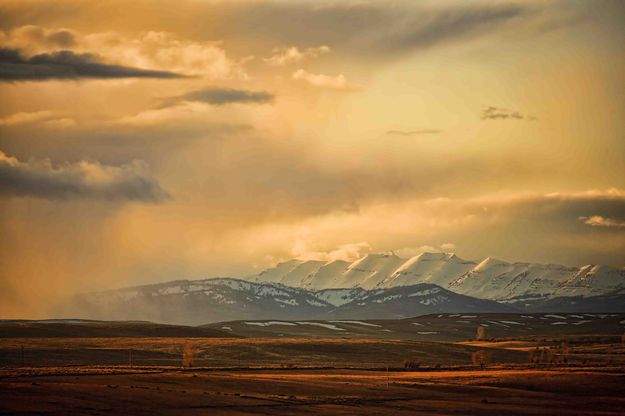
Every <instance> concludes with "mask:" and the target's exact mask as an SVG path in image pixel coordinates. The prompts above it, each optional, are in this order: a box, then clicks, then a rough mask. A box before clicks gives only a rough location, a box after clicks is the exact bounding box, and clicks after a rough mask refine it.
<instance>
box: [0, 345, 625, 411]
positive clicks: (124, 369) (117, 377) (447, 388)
mask: <svg viewBox="0 0 625 416" xmlns="http://www.w3.org/2000/svg"><path fill="white" fill-rule="evenodd" d="M606 339H607V340H608V341H614V342H609V343H606V341H605V340H606ZM592 340H593V338H591V339H590V341H589V340H588V339H584V340H583V341H584V342H579V343H575V340H574V339H569V340H568V341H567V347H566V349H563V347H562V345H561V344H559V343H557V342H556V341H555V340H549V341H545V340H540V341H538V340H517V341H513V340H508V341H505V342H479V343H477V342H475V343H435V342H422V341H410V340H380V339H336V338H333V339H301V338H298V339H275V338H273V339H271V338H265V339H241V338H239V339H237V338H230V339H225V338H5V339H2V340H0V415H15V414H23V415H27V414H28V415H30V414H50V415H65V414H71V415H74V414H76V415H114V414H132V415H148V414H149V415H157V414H172V415H178V414H179V415H183V414H185V415H186V414H211V415H213V414H226V415H247V414H251V415H253V414H272V415H292V414H304V415H305V414H310V415H312V414H340V415H341V414H342V415H348V414H354V415H356V414H357V415H375V414H379V415H383V414H390V413H392V414H397V415H403V414H406V415H408V414H428V415H429V414H432V415H460V414H462V415H472V414H475V415H503V414H505V415H558V414H562V415H565V414H566V415H582V414H583V415H587V414H590V415H620V414H624V412H625V411H624V410H623V409H625V365H624V362H623V358H624V357H625V354H623V347H622V344H621V343H620V339H619V340H618V341H619V342H616V340H611V339H610V338H597V339H596V340H595V341H592ZM600 340H603V341H600ZM569 344H570V346H569ZM536 347H539V349H541V350H542V349H544V350H545V351H546V350H547V349H549V350H550V352H549V353H546V352H545V353H544V354H543V355H542V357H543V360H542V361H541V362H533V363H530V362H529V360H528V357H529V356H530V354H532V353H533V351H535V350H536ZM476 352H479V354H476ZM563 354H566V356H567V360H563V359H562V355H563ZM478 355H479V357H480V358H479V360H478V361H476V356H478ZM544 357H549V361H547V360H546V359H544ZM406 360H409V362H410V363H411V368H410V369H405V368H404V366H405V362H406ZM480 360H483V362H482V361H480ZM564 361H566V362H564ZM183 364H184V365H185V366H186V367H183Z"/></svg>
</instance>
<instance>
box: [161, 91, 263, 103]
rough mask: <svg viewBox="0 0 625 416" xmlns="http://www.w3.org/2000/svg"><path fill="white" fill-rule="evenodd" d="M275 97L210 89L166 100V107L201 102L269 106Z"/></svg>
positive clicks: (259, 92)
mask: <svg viewBox="0 0 625 416" xmlns="http://www.w3.org/2000/svg"><path fill="white" fill-rule="evenodd" d="M274 98H275V96H274V95H273V94H272V93H269V92H266V91H251V90H240V89H233V88H216V87H209V88H204V89H201V90H197V91H191V92H188V93H186V94H183V95H179V96H177V97H170V98H166V99H164V104H165V105H166V106H169V105H174V104H177V103H180V102H188V101H191V102H200V103H205V104H211V105H225V104H234V103H238V104H268V103H271V102H273V100H274Z"/></svg>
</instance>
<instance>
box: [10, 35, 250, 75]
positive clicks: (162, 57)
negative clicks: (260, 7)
mask: <svg viewBox="0 0 625 416" xmlns="http://www.w3.org/2000/svg"><path fill="white" fill-rule="evenodd" d="M0 47H1V48H6V49H15V50H19V51H21V52H22V53H23V54H25V55H28V56H32V55H39V54H54V53H58V52H62V51H69V52H71V53H73V54H75V55H86V56H92V54H91V52H92V51H97V52H98V60H99V61H100V60H102V61H105V62H107V63H119V64H121V65H123V66H125V67H133V68H142V70H143V71H147V70H153V71H157V72H165V71H166V72H171V73H173V74H176V73H184V74H188V75H193V76H199V77H203V78H208V79H231V78H238V79H246V78H247V77H248V76H247V74H246V73H245V71H244V70H243V69H242V63H243V62H235V61H233V60H231V59H230V58H229V57H228V56H227V55H226V52H225V50H224V49H223V48H222V47H221V46H220V43H219V42H208V41H204V42H198V41H192V40H187V39H180V38H178V37H177V36H176V35H174V34H172V33H169V32H160V31H148V32H141V33H138V34H136V35H134V36H128V35H123V34H120V33H117V32H95V33H87V34H84V33H81V32H76V31H68V30H66V29H48V28H43V27H39V26H32V25H29V26H22V27H18V28H17V29H13V30H11V31H8V32H3V31H0Z"/></svg>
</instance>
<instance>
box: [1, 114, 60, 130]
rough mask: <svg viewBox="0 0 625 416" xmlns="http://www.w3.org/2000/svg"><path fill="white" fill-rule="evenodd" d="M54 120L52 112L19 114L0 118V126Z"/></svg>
mask: <svg viewBox="0 0 625 416" xmlns="http://www.w3.org/2000/svg"><path fill="white" fill-rule="evenodd" d="M52 118H54V113H53V112H52V111H33V112H19V113H14V114H10V115H8V116H5V117H2V118H0V126H19V125H21V124H32V123H38V122H40V121H46V120H50V119H52Z"/></svg>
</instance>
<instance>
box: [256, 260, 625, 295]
mask: <svg viewBox="0 0 625 416" xmlns="http://www.w3.org/2000/svg"><path fill="white" fill-rule="evenodd" d="M251 280H255V281H273V282H279V283H282V284H286V285H289V286H296V287H303V288H307V289H312V290H322V289H329V288H355V287H360V288H364V289H374V288H390V287H396V286H409V285H414V284H418V283H433V284H436V285H439V286H441V287H444V288H447V289H450V290H453V291H455V292H457V293H461V294H465V295H469V296H476V297H480V298H483V299H492V300H499V301H506V302H514V301H520V300H522V299H529V298H533V299H536V298H552V297H558V296H594V295H601V294H608V293H620V292H623V291H625V269H623V268H620V269H617V268H613V267H608V266H598V265H587V266H583V267H569V266H562V265H558V264H540V263H510V262H506V261H503V260H500V259H496V258H493V257H487V258H485V259H483V260H481V261H479V262H475V261H471V260H465V259H462V258H461V257H458V256H457V255H456V254H454V253H431V252H425V253H421V254H419V255H416V256H414V257H411V258H409V259H403V258H401V257H398V256H397V255H395V254H394V253H370V254H367V255H366V256H364V257H362V258H360V259H357V260H356V261H354V262H352V263H349V262H345V261H334V262H329V263H324V262H320V261H305V262H304V261H301V260H298V261H294V262H285V263H281V264H279V265H277V266H276V267H274V268H271V269H267V271H266V272H263V273H261V274H259V275H257V276H254V277H253V278H252V279H251Z"/></svg>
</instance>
